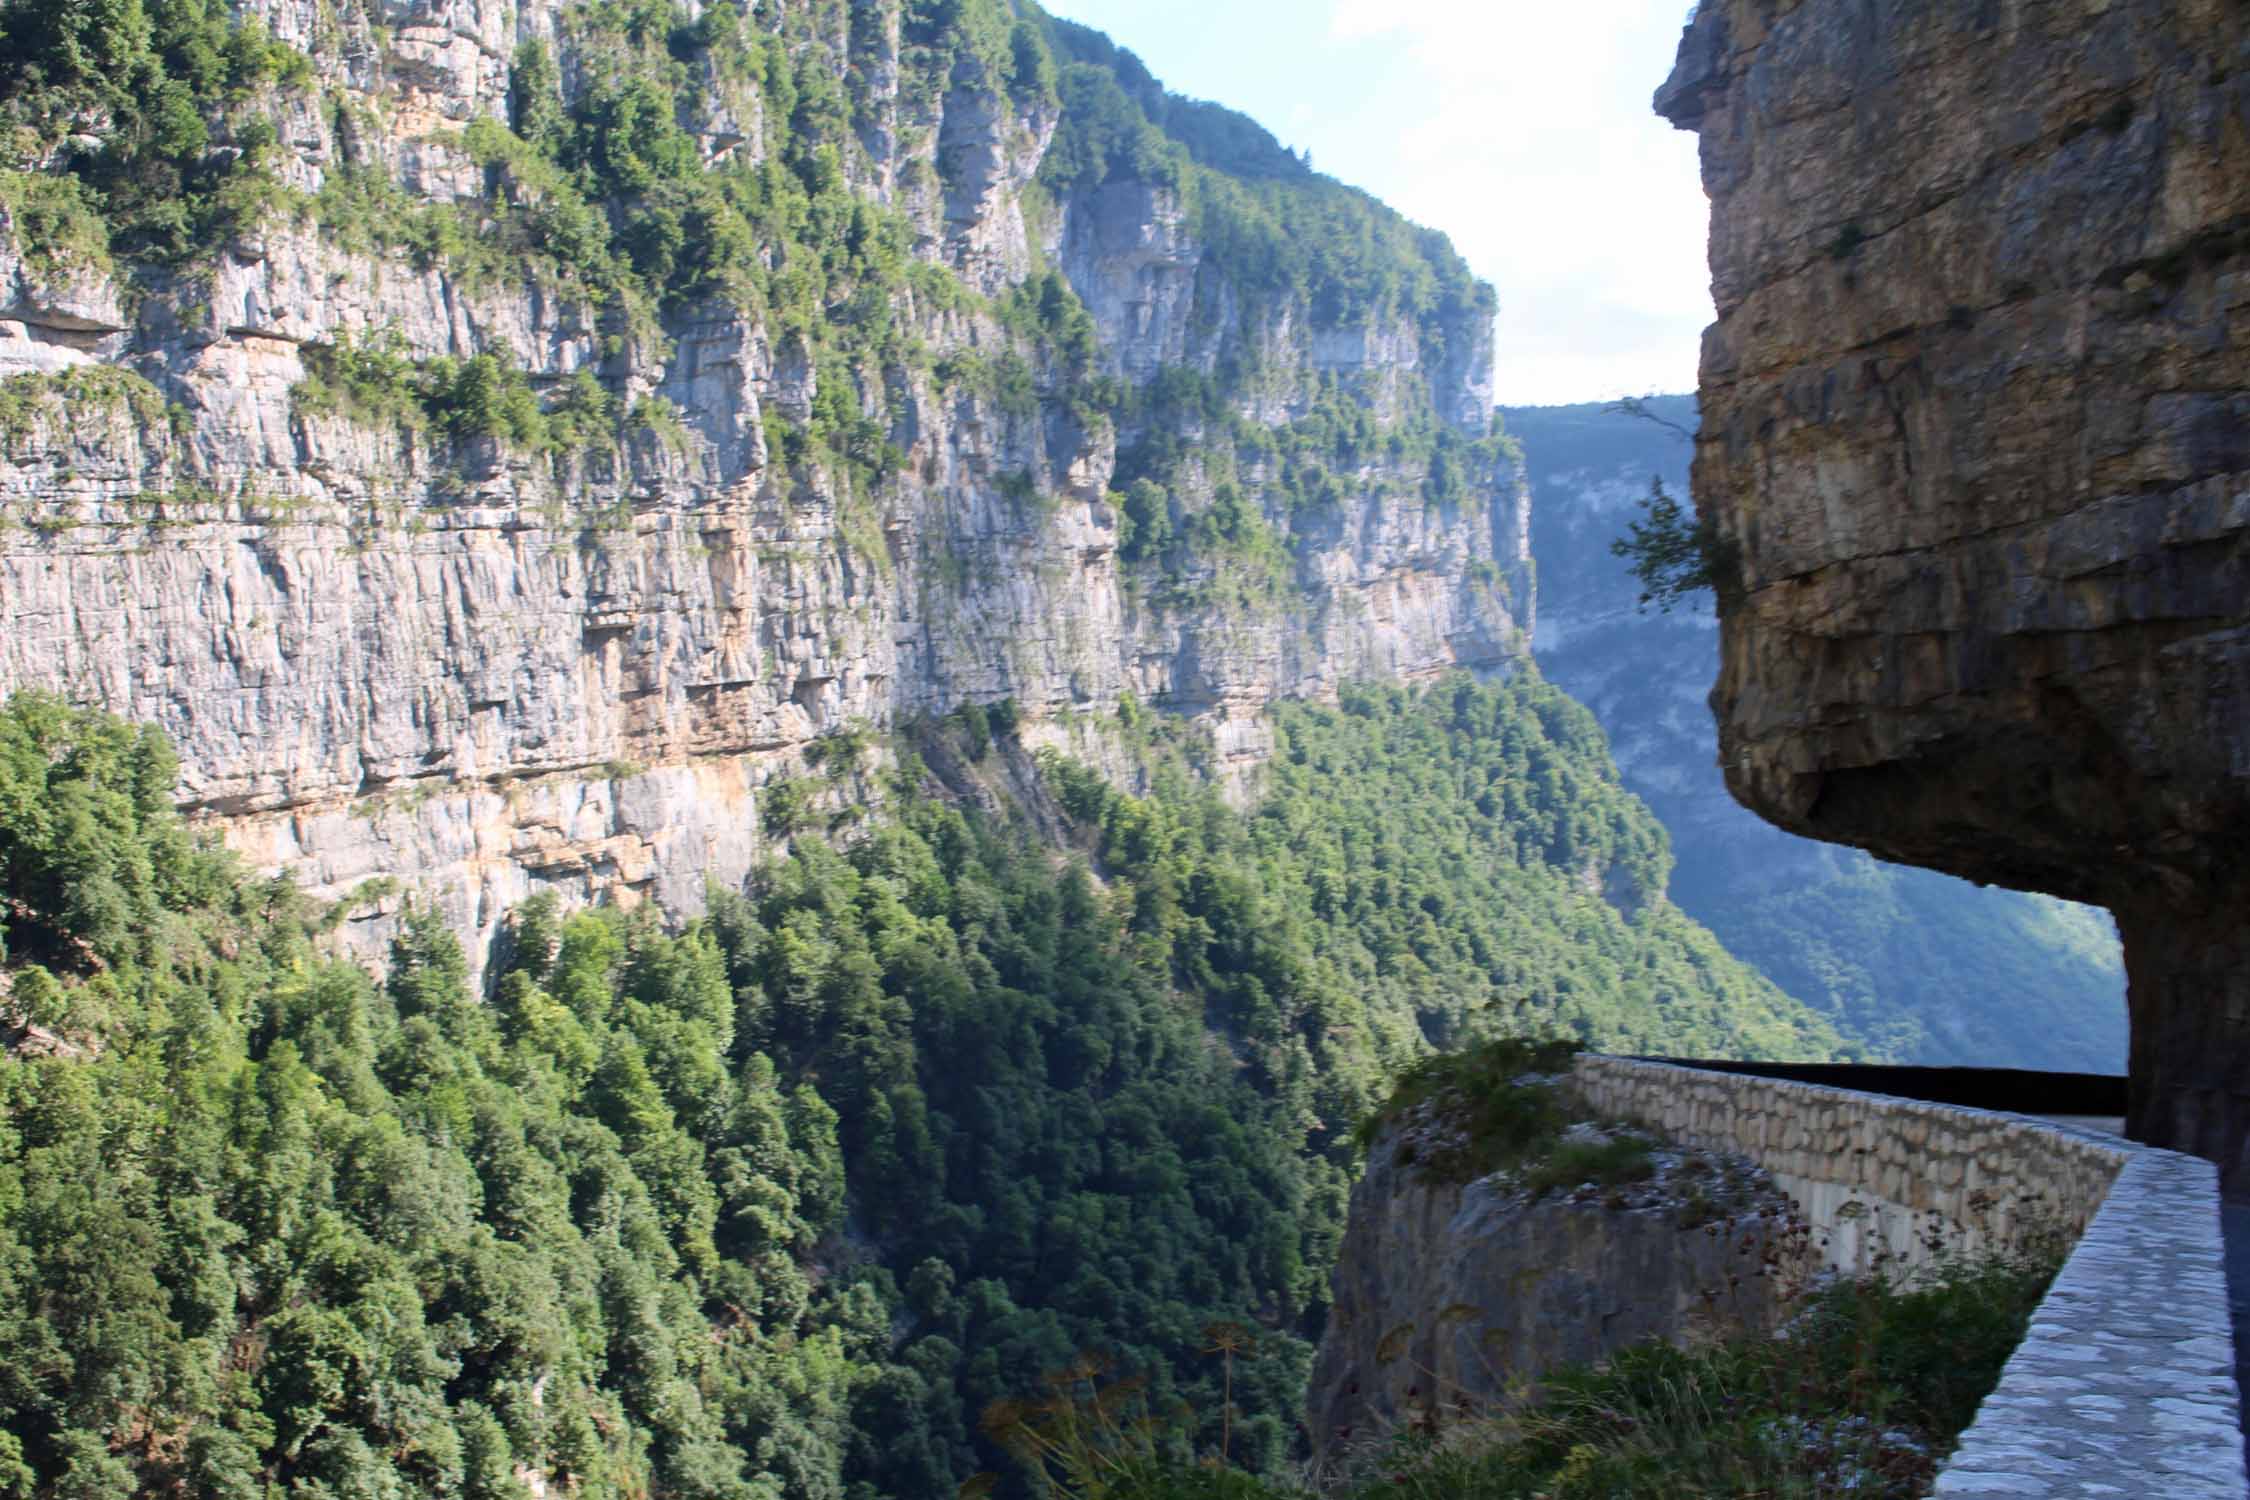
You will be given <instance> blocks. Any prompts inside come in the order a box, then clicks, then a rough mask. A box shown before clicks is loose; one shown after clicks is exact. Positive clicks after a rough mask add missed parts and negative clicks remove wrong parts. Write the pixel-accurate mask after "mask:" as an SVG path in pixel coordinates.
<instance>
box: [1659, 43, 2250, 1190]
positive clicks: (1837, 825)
mask: <svg viewBox="0 0 2250 1500" xmlns="http://www.w3.org/2000/svg"><path fill="white" fill-rule="evenodd" d="M1657 103H1658V108H1659V110H1660V111H1661V112H1663V113H1665V114H1666V115H1668V116H1669V117H1670V118H1671V119H1672V120H1673V121H1674V122H1675V123H1677V124H1679V125H1682V126H1684V127H1687V128H1691V129H1695V130H1697V131H1699V132H1700V133H1701V136H1702V143H1703V164H1704V182H1705V186H1706V188H1707V190H1708V191H1709V192H1710V194H1711V199H1712V226H1711V273H1712V286H1713V293H1714V296H1715V299H1716V301H1717V305H1718V314H1719V318H1718V322H1717V323H1716V325H1714V327H1713V328H1712V329H1711V331H1710V332H1709V334H1708V335H1707V337H1706V340H1705V345H1704V353H1703V376H1702V392H1701V400H1702V409H1703V416H1704V425H1703V428H1702V433H1701V437H1700V440H1699V443H1698V447H1697V453H1696V461H1695V493H1696V498H1697V502H1698V504H1699V505H1700V506H1702V507H1704V508H1705V509H1706V510H1708V511H1711V512H1715V514H1716V515H1717V518H1718V523H1719V529H1720V532H1721V533H1722V535H1723V536H1724V537H1725V538H1726V539H1727V540H1728V542H1730V543H1731V544H1732V546H1733V547H1734V548H1736V549H1738V551H1737V556H1736V564H1735V565H1736V566H1737V567H1738V570H1739V572H1738V576H1735V577H1733V578H1731V579H1730V583H1731V585H1732V586H1731V587H1730V588H1729V589H1728V590H1727V591H1726V592H1727V594H1728V602H1729V604H1730V606H1731V607H1730V608H1728V610H1727V611H1726V614H1725V618H1724V620H1723V622H1722V631H1721V640H1722V652H1723V664H1722V668H1721V672H1720V677H1719V682H1718V685H1717V687H1716V688H1715V689H1714V691H1713V696H1712V703H1713V707H1714V708H1715V710H1716V712H1717V715H1718V718H1719V724H1720V743H1721V755H1722V758H1723V761H1724V764H1725V767H1726V772H1727V777H1728V782H1729V785H1730V786H1731V787H1732V789H1733V790H1734V792H1735V794H1736V795H1737V796H1738V797H1740V798H1741V799H1742V800H1743V801H1744V802H1746V803H1747V804H1749V805H1750V806H1751V807H1753V808H1754V809H1756V810H1757V811H1759V812H1761V813H1763V814H1764V815H1765V816H1767V817H1768V818H1771V819H1772V820H1774V821H1775V822H1777V823H1780V824H1781V825H1782V826H1784V827H1786V828H1790V829H1793V830H1795V831H1798V832H1802V833H1807V834H1811V835H1814V836H1816V837H1822V838H1828V839H1834V840H1838V841H1841V842H1845V843H1852V844H1857V845H1860V846H1862V847H1864V848H1868V849H1871V850H1873V851H1875V852H1876V853H1878V854H1881V855H1883V856H1885V857H1887V858H1892V859H1898V860H1904V861H1908V862H1911V863H1917V864H1925V865H1931V866H1935V867H1938V868H1941V869H1946V870H1950V871H1953V872H1955V873H1957V874H1962V875H1967V876H1970V877H1972V878H1975V879H1979V880H1989V881H1996V882H2001V883H2005V884H2011V885H2018V886H2025V887H2030V888H2033V889H2039V890H2046V891H2051V892H2054V893H2057V894H2060V895H2064V896H2068V897H2071V898H2073V899H2077V900H2083V901H2093V902H2099V903H2102V904H2105V905H2108V906H2109V907H2111V909H2112V910H2113V911H2114V912H2115V913H2116V914H2117V918H2118V923H2119V928H2120V932H2121V934H2122V936H2123V938H2124V942H2125V949H2126V964H2127V971H2128V978H2129V984H2130V996H2129V1004H2130V1008H2131V1012H2132V1019H2131V1033H2132V1036H2131V1045H2132V1058H2131V1073H2132V1077H2133V1085H2134V1103H2133V1115H2132V1119H2131V1121H2130V1127H2131V1129H2132V1131H2133V1133H2134V1134H2135V1135H2136V1136H2138V1137H2140V1138H2142V1139H2146V1140H2150V1141H2153V1142H2156V1143H2158V1144H2163V1145H2169V1146H2176V1147H2180V1148H2183V1149H2188V1150H2194V1151H2198V1152H2201V1153H2202V1154H2205V1155H2208V1156H2212V1157H2215V1158H2218V1159H2219V1160H2220V1161H2221V1162H2222V1163H2224V1164H2225V1165H2226V1167H2227V1169H2228V1171H2229V1172H2230V1174H2231V1176H2232V1177H2233V1179H2234V1180H2235V1181H2236V1182H2237V1183H2238V1184H2239V1183H2240V1182H2241V1181H2242V1180H2243V1178H2244V1172H2245V1167H2246V1165H2250V1158H2246V1152H2250V1133H2246V1132H2250V964H2246V963H2245V960H2246V959H2250V949H2246V948H2245V942H2246V939H2245V937H2244V936H2243V934H2244V932H2245V931H2246V930H2250V923H2246V922H2245V920H2244V918H2245V914H2246V913H2250V869H2246V867H2245V863H2244V853H2245V851H2246V850H2250V589H2246V588H2245V582H2246V569H2245V564H2246V559H2250V542H2246V540H2245V539H2246V536H2250V274H2246V272H2250V27H2246V26H2245V25H2244V18H2243V15H2242V11H2241V8H2240V7H2239V6H2236V5H2231V4H2225V3H2220V0H2189V3H2162V4H2158V3H2125V4H2098V3H2087V4H2072V5H2061V6H2034V5H2029V4H2021V3H2013V0H1998V3H1993V4H1986V5H1976V6H1926V7H1913V8H1907V9H1899V8H1887V9H1872V10H1871V9H1868V8H1865V7H1846V6H1842V5H1835V4H1824V3H1802V4H1790V3H1785V0H1720V3H1714V4H1707V5H1705V6H1704V7H1702V9H1701V11H1700V12H1699V13H1698V14H1697V16H1696V17H1695V19H1694V21H1693V22H1692V24H1691V26H1690V27H1689V29H1688V31H1687V33H1686V35H1685V37H1684V38H1683V40H1682V44H1681V51H1680V63H1679V67H1678V69H1677V71H1676V72H1675V73H1674V75H1673V77H1672V78H1671V80H1670V81H1669V82H1668V83H1667V84H1666V85H1665V87H1664V88H1663V90H1661V91H1660V93H1659V94H1658V99H1657Z"/></svg>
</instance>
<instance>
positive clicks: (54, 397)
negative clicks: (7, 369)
mask: <svg viewBox="0 0 2250 1500" xmlns="http://www.w3.org/2000/svg"><path fill="white" fill-rule="evenodd" d="M97 412H99V413H102V414H104V415H108V414H112V413H119V412H122V413H125V414H127V415H129V416H131V417H132V419H133V420H134V421H136V422H137V423H139V424H141V425H142V426H143V427H144V428H146V427H149V426H154V425H157V424H160V423H162V422H163V421H164V420H165V419H166V417H167V416H168V415H169V413H168V411H167V408H166V407H165V404H164V397H163V395H162V394H161V393H159V392H158V390H157V389H156V387H155V386H153V385H151V384H149V383H148V381H146V380H144V379H143V378H142V377H140V376H138V375H136V374H134V373H133V372H132V371H130V370H126V369H121V368H120V367H118V366H116V365H99V364H84V365H72V366H70V367H69V368H67V369H63V370H58V371H55V372H54V373H52V374H42V373H39V372H36V371H33V372H29V373H25V374H21V375H10V376H8V377H7V378H6V379H4V380H0V445H5V446H7V447H10V448H12V447H14V446H15V445H16V444H17V443H20V442H22V441H23V440H24V439H25V438H26V437H28V436H30V434H31V432H32V429H33V428H34V427H35V426H36V425H37V424H39V423H40V422H43V421H54V420H58V419H61V420H70V421H76V422H84V421H86V420H87V419H88V418H89V417H90V416H91V415H92V414H94V413H97Z"/></svg>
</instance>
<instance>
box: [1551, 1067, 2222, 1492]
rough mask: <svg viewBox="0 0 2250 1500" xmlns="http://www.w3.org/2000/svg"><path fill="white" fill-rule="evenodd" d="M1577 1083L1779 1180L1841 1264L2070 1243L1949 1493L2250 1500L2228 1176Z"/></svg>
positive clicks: (1809, 1105)
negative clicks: (2224, 1224)
mask: <svg viewBox="0 0 2250 1500" xmlns="http://www.w3.org/2000/svg"><path fill="white" fill-rule="evenodd" d="M1576 1082H1577V1084H1578V1086H1579V1088H1580V1089H1581V1090H1582V1091H1583V1092H1584V1093H1585V1095H1586V1096H1587V1099H1588V1102H1589V1103H1591V1104H1592V1105H1593V1106H1594V1107H1595V1108H1596V1109H1598V1110H1600V1111H1601V1112H1602V1113H1604V1114H1608V1115H1612V1116H1615V1117H1618V1118H1621V1119H1626V1120H1632V1121H1635V1122H1637V1123H1640V1124H1642V1125H1645V1126H1648V1127H1650V1128H1652V1129H1657V1130H1661V1131H1663V1132H1664V1133H1665V1134H1667V1135H1669V1136H1670V1137H1672V1138H1673V1139H1675V1140H1678V1141H1681V1142H1683V1143H1686V1144H1690V1145H1695V1146H1701V1147H1706V1148H1709V1149H1712V1150H1720V1151H1732V1152H1738V1153H1740V1154H1741V1155H1743V1156H1746V1157H1748V1158H1750V1159H1751V1160H1752V1161H1755V1162H1757V1163H1758V1164H1759V1165H1761V1166H1763V1167H1765V1168H1766V1169H1767V1170H1768V1171H1769V1172H1771V1173H1772V1174H1773V1175H1774V1178H1775V1180H1776V1182H1777V1183H1779V1184H1781V1185H1782V1187H1783V1191H1785V1192H1788V1193H1790V1194H1791V1196H1793V1197H1795V1198H1796V1199H1797V1201H1798V1204H1799V1207H1800V1210H1801V1211H1802V1212H1803V1213H1804V1214H1805V1217H1806V1218H1807V1220H1808V1221H1809V1222H1810V1223H1811V1224H1812V1225H1813V1227H1814V1229H1815V1230H1816V1231H1818V1232H1820V1233H1823V1234H1825V1235H1826V1237H1827V1244H1828V1255H1829V1259H1830V1262H1831V1264H1834V1265H1838V1266H1844V1267H1857V1266H1862V1265H1865V1264H1866V1263H1867V1262H1868V1260H1869V1259H1870V1258H1871V1257H1872V1256H1873V1255H1874V1254H1875V1253H1876V1252H1877V1251H1878V1250H1880V1249H1881V1248H1882V1247H1883V1245H1884V1244H1885V1243H1886V1242H1887V1243H1888V1244H1889V1246H1890V1247H1891V1248H1893V1249H1894V1250H1900V1251H1903V1252H1906V1253H1908V1254H1909V1255H1912V1254H1914V1253H1917V1252H1918V1250H1919V1247H1920V1246H1921V1244H1922V1241H1923V1238H1924V1236H1925V1233H1926V1229H1927V1226H1928V1225H1929V1224H1930V1223H1931V1222H1932V1216H1933V1215H1934V1216H1935V1219H1936V1221H1937V1222H1938V1223H1939V1224H1941V1225H1947V1226H1957V1227H1958V1230H1959V1231H1960V1232H1961V1233H1959V1234H1958V1235H1956V1236H1955V1239H1956V1242H1959V1243H1963V1244H1965V1246H1966V1247H1967V1248H1969V1249H1970V1250H1972V1252H1973V1251H1974V1250H1976V1249H1979V1248H1982V1247H1989V1246H1993V1245H1996V1244H1997V1245H2014V1244H2022V1243H2024V1242H2025V1240H2026V1239H2027V1237H2029V1236H2033V1235H2039V1234H2051V1233H2054V1232H2055V1231H2056V1230H2060V1231H2061V1232H2063V1233H2064V1234H2066V1235H2067V1236H2068V1238H2069V1240H2070V1242H2071V1244H2072V1248H2071V1250H2070V1253H2069V1258H2068V1259H2067V1260H2066V1261H2065V1262H2064V1264H2063V1269H2062V1272H2061V1274H2060V1275H2058V1276H2057V1277H2056V1278H2055V1284H2054V1285H2053V1287H2051V1288H2050V1289H2049V1291H2048V1293H2047V1296H2046V1298H2045V1300H2043V1301H2042V1302H2041V1303H2040V1305H2039V1310H2038V1312H2037V1313H2036V1314H2034V1316H2033V1319H2032V1323H2031V1328H2030V1330H2029V1332H2028V1333H2027V1334H2026V1335H2025V1337H2024V1341H2023V1343H2022V1344H2021V1345H2020V1346H2019V1347H2018V1348H2017V1350H2016V1352H2015V1354H2014V1355H2013V1356H2011V1357H2010V1359H2009V1361H2008V1364H2007V1367H2006V1369H2005V1370H2003V1371H2002V1372H2001V1376H2000V1383H1999V1385H1998V1386H1997V1387H1996V1388H1995V1389H1994V1390H1993V1392H1992V1394H1991V1395H1990V1396H1987V1397H1986V1398H1985V1401H1984V1404H1983V1406H1982V1407H1981V1408H1980V1409H1979V1410H1978V1413H1977V1419H1976V1421H1975V1423H1974V1424H1973V1425H1972V1426H1971V1427H1970V1428H1969V1430H1968V1431H1967V1432H1966V1433H1964V1434H1963V1435H1962V1438H1961V1445H1960V1447H1959V1448H1958V1449H1957V1450H1956V1451H1955V1453H1954V1455H1953V1457H1952V1458H1951V1459H1949V1460H1948V1461H1947V1463H1946V1465H1945V1469H1944V1472H1943V1473H1942V1474H1941V1475H1940V1476H1939V1479H1938V1484H1937V1488H1936V1491H1935V1493H1936V1494H1938V1495H1941V1496H1962V1497H1979V1500H1981V1497H1997V1496H2055V1497H2060V1496H2081V1495H2084V1496H2093V1495H2113V1496H2114V1495H2126V1496H2134V1497H2143V1496H2145V1497H2157V1496H2162V1497H2165V1500H2206V1497H2209V1500H2242V1497H2243V1496H2245V1494H2250V1489H2246V1487H2245V1482H2244V1469H2243V1442H2242V1429H2241V1426H2240V1424H2239V1421H2238V1411H2239V1406H2238V1402H2239V1394H2240V1393H2239V1392H2238V1390H2237V1388H2236V1384H2235V1378H2234V1335H2233V1329H2232V1326H2231V1323H2230V1321H2229V1317H2228V1310H2227V1294H2226V1273H2225V1262H2224V1252H2223V1248H2222V1245H2221V1241H2220V1231H2219V1189H2218V1174H2217V1169H2216V1168H2214V1167H2213V1166H2212V1165H2211V1163H2209V1162H2207V1161H2203V1160H2201V1159H2199V1158H2196V1157H2191V1156H2182V1155H2180V1154H2179V1153H2177V1152H2172V1151H2159V1150H2155V1149H2153V1148H2149V1147H2143V1146H2138V1145H2135V1144H2134V1143H2132V1142H2130V1141H2126V1140H2124V1139H2122V1138H2120V1137H2116V1136H2109V1135H2103V1134H2100V1133H2097V1132H2094V1131H2087V1130H2080V1129H2076V1128H2073V1127H2071V1126H2067V1125H2060V1124H2055V1123H2051V1122H2045V1121H2038V1120H2032V1119H2028V1118H2026V1117H2024V1116H2021V1115H2006V1114H1996V1113H1993V1112H1990V1111H1986V1110H1976V1109H1966V1108H1962V1107H1959V1106H1955V1105H1942V1104H1924V1103H1921V1102H1919V1101H1915V1100H1909V1099H1893V1098H1888V1097H1885V1096H1883V1095H1878V1094H1860V1093H1854V1092H1852V1091H1851V1090H1848V1089H1837V1088H1827V1087H1823V1086H1820V1085H1816V1084H1805V1083H1790V1082H1786V1081H1783V1080H1779V1079H1770V1078H1754V1077H1746V1076H1743V1075H1740V1074H1727V1073H1712V1072H1705V1071H1702V1070H1699V1069H1694V1068H1682V1067H1677V1066H1674V1065H1672V1064H1668V1063H1650V1062H1636V1061H1629V1060H1627V1059H1624V1058H1616V1057H1592V1056H1588V1057H1581V1058H1580V1059H1579V1060H1578V1064H1577V1072H1576ZM1854 1204H1857V1205H1859V1207H1858V1208H1854V1207H1852V1206H1851V1205H1854Z"/></svg>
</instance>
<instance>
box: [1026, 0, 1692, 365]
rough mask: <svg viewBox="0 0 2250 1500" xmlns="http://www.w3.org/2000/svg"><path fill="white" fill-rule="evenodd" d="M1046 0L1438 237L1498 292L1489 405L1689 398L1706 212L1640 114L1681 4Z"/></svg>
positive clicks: (1687, 156) (1671, 135)
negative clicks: (1680, 394) (1668, 395)
mask: <svg viewBox="0 0 2250 1500" xmlns="http://www.w3.org/2000/svg"><path fill="white" fill-rule="evenodd" d="M1042 3H1043V4H1045V6H1046V8H1047V9H1048V10H1049V11H1051V12H1052V13H1054V14H1056V15H1060V16H1067V17H1069V18H1070V19H1071V20H1074V21H1080V22H1083V23H1084V24H1086V25H1088V26H1092V27H1094V28H1096V29H1098V30H1101V31H1105V32H1107V33H1109V35H1110V36H1111V37H1112V38H1114V39H1115V40H1116V41H1117V42H1118V43H1119V44H1121V45H1123V46H1126V47H1129V48H1131V49H1132V50H1133V51H1134V52H1135V53H1137V54H1138V55H1139V57H1140V59H1141V61H1142V62H1144V63H1146V64H1147V65H1148V67H1149V71H1151V72H1152V73H1154V74H1155V75H1156V76H1157V77H1158V78H1160V79H1162V80H1163V81H1164V83H1165V85H1166V86H1167V87H1168V88H1170V89H1171V90H1172V91H1173V92H1174V93H1180V94H1187V95H1191V96H1193V97H1196V98H1203V99H1213V100H1216V101H1218V102H1219V103H1221V104H1225V105H1229V106H1231V107H1233V108H1235V109H1239V110H1241V111H1242V112H1243V113H1244V114H1247V115H1249V116H1250V117H1251V118H1252V119H1254V120H1256V121H1258V123H1260V124H1261V125H1264V126H1265V127H1266V128H1267V129H1268V130H1270V131H1272V132H1273V133H1274V134H1275V135H1276V136H1277V137H1279V138H1280V140H1281V143H1282V144H1283V145H1285V146H1290V147H1296V148H1301V149H1304V150H1307V151H1309V152H1311V154H1312V163H1313V166H1314V168H1315V169H1317V170H1319V171H1321V172H1325V173H1327V174H1328V175H1329V176H1331V177H1335V178H1338V179H1340V180H1342V181H1344V182H1348V183H1350V184H1352V185H1353V186H1355V187H1360V188H1365V189H1366V190H1367V191H1368V192H1370V193H1373V194H1374V195H1375V196H1376V197H1378V198H1380V199H1382V200H1383V201H1384V202H1386V203H1388V204H1390V205H1391V206H1392V207H1393V208H1396V209H1398V210H1399V211H1400V212H1401V213H1404V214H1405V215H1406V216H1407V217H1408V218H1410V219H1413V220H1415V221H1416V222H1417V223H1421V224H1426V225H1429V226H1430V227H1432V228H1435V229H1442V230H1444V231H1445V232H1446V233H1447V234H1448V235H1450V236H1451V237H1452V240H1453V243H1454V245H1455V247H1456V248H1457V249H1459V250H1460V252H1461V253H1462V255H1464V256H1465V257H1467V259H1468V262H1469V264H1470V265H1471V266H1472V267H1473V268H1474V269H1475V270H1476V273H1477V274H1478V275H1480V276H1482V277H1483V278H1484V279H1485V280H1487V281H1489V282H1491V283H1492V284H1493V286H1494V288H1495V289H1497V290H1498V292H1499V294H1500V325H1499V340H1498V344H1499V354H1498V359H1497V361H1496V369H1495V371H1494V375H1495V380H1494V390H1495V399H1496V400H1497V401H1498V402H1499V404H1501V405H1503V406H1535V405H1536V406H1545V405H1555V404H1559V403H1563V402H1572V401H1597V400H1608V399H1611V398H1614V397H1617V396H1625V395H1646V394H1649V393H1652V392H1659V391H1663V392H1673V391H1692V390H1693V389H1695V362H1696V354H1697V351H1698V347H1699V344H1700V341H1701V338H1702V333H1703V328H1704V325H1705V324H1707V323H1709V322H1710V321H1711V298H1710V284H1709V277H1708V275H1707V273H1706V270H1705V263H1704V254H1703V245H1704V230H1705V224H1706V221H1707V218H1708V212H1709V210H1708V205H1707V204H1706V203H1705V201H1704V197H1703V188H1702V182H1701V179H1700V177H1699V176H1698V174H1697V170H1696V155H1695V137H1694V136H1692V135H1690V134H1688V133H1687V132H1685V131H1678V130H1674V129H1673V128H1672V127H1671V126H1670V125H1668V124H1666V123H1665V122H1664V121H1662V120H1660V119H1658V118H1657V117H1656V116H1655V115H1654V114H1652V113H1651V112H1650V111H1649V96H1650V94H1652V93H1654V92H1655V90H1656V86H1657V85H1658V84H1660V83H1662V82H1663V81H1664V77H1665V75H1666V74H1667V73H1669V72H1670V71H1671V67H1672V54H1673V51H1674V49H1675V48H1676V47H1677V46H1678V44H1679V37H1680V26H1681V23H1682V22H1683V21H1684V20H1685V19H1686V16H1687V12H1688V4H1687V0H1560V3H1556V0H1042Z"/></svg>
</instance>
